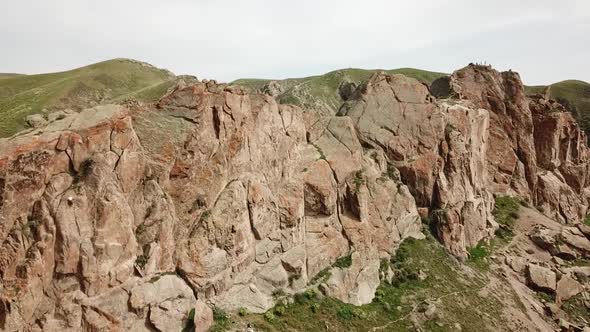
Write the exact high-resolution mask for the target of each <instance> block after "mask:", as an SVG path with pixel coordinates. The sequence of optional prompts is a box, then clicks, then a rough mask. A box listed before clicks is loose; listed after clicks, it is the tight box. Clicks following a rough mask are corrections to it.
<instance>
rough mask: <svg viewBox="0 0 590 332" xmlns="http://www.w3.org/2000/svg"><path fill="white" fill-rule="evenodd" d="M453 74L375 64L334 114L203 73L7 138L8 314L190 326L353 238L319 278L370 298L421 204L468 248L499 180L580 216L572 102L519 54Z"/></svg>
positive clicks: (1, 317) (581, 165) (578, 135)
mask: <svg viewBox="0 0 590 332" xmlns="http://www.w3.org/2000/svg"><path fill="white" fill-rule="evenodd" d="M446 80H447V81H446V83H445V84H442V85H441V84H439V85H440V86H438V87H437V89H436V91H437V92H436V95H437V96H438V97H439V99H438V100H437V99H436V98H435V97H433V96H432V95H431V94H430V92H429V89H428V87H426V86H425V85H423V84H422V83H420V82H418V81H416V80H414V79H410V78H407V77H405V76H402V75H386V74H375V75H373V76H372V77H371V78H370V79H369V80H368V81H367V82H365V83H364V84H362V85H360V86H358V87H356V86H350V87H347V91H346V102H345V103H344V104H343V105H342V107H341V108H340V110H339V112H338V113H337V114H336V115H326V114H316V113H313V112H309V111H307V112H305V111H303V110H301V109H300V108H298V107H295V106H290V105H280V104H277V102H276V101H275V99H274V98H273V97H272V96H270V95H263V94H246V93H244V92H243V91H242V90H241V89H240V88H237V87H231V86H227V85H224V84H218V83H217V82H215V81H206V82H205V81H203V82H196V83H190V84H181V85H179V86H177V87H176V88H174V89H172V90H171V91H169V92H168V93H167V94H166V95H165V96H164V97H162V98H161V99H160V101H159V102H158V103H156V104H153V105H143V104H139V103H130V104H128V105H127V106H114V105H109V106H99V107H95V108H92V109H88V110H85V111H83V112H81V113H80V114H69V113H64V114H63V116H60V117H53V118H52V119H48V122H49V123H48V124H46V125H42V124H41V125H39V127H38V128H34V129H31V130H29V131H26V132H22V133H21V134H19V135H16V136H14V137H12V138H9V139H3V140H2V141H0V240H1V241H2V244H1V247H0V271H1V272H0V328H2V329H5V330H8V331H11V330H19V329H21V330H51V331H53V330H68V329H69V330H80V329H85V330H133V331H140V330H150V329H152V330H153V329H157V330H161V331H165V330H177V329H179V328H182V327H183V326H185V324H189V312H191V311H192V312H193V316H192V317H194V318H193V320H192V321H191V322H192V324H196V325H198V326H200V327H201V328H205V329H206V328H207V326H208V325H210V324H211V317H212V314H211V312H210V307H209V306H211V305H215V306H219V307H222V308H224V309H227V310H238V309H239V308H241V307H244V308H247V309H248V311H250V312H264V311H266V310H268V309H269V308H271V307H272V306H273V305H274V298H273V293H275V292H278V291H280V292H285V293H287V294H293V293H296V292H301V291H303V290H304V289H305V288H306V287H307V286H308V285H309V284H310V283H316V282H318V281H317V280H314V277H316V276H317V275H318V274H320V275H321V272H322V271H323V270H325V269H328V268H331V267H332V266H333V264H334V263H335V262H337V260H338V259H339V258H342V257H345V258H346V259H347V260H349V261H350V264H347V265H345V266H336V267H333V273H332V274H331V276H330V277H329V278H326V279H325V280H320V281H319V282H321V283H322V287H321V289H322V290H323V291H324V292H325V293H326V294H328V295H330V296H334V297H336V298H339V299H341V300H342V301H345V302H348V303H353V304H357V305H360V304H365V303H369V302H370V301H371V300H372V299H373V297H374V293H375V290H376V288H377V286H378V285H379V282H380V280H379V277H380V271H379V262H380V259H382V258H388V257H390V256H391V255H393V254H394V253H395V250H396V248H397V247H398V245H399V244H400V242H401V241H402V240H404V239H405V238H408V237H416V238H420V237H422V236H423V235H422V233H421V228H422V223H421V221H420V216H419V214H418V208H420V209H421V210H428V211H429V215H430V218H431V219H432V225H431V226H432V227H433V228H434V230H435V232H436V234H437V236H438V238H439V239H440V240H441V242H442V243H443V245H444V246H445V247H446V248H447V249H448V250H449V251H450V252H451V253H452V254H454V255H455V256H457V257H459V258H462V259H464V258H466V257H467V255H468V254H467V249H468V248H469V247H473V246H475V245H477V244H478V243H479V242H480V241H482V240H486V239H489V238H491V237H492V236H493V234H494V231H495V230H496V228H497V224H496V222H495V221H494V218H493V215H492V210H493V207H494V199H493V195H494V194H497V193H500V194H514V195H519V196H521V197H523V198H525V199H528V200H530V201H531V202H532V203H533V204H536V205H537V206H539V208H540V209H541V210H542V211H543V212H544V213H545V214H546V215H548V216H551V217H553V218H556V219H558V220H560V221H561V222H563V223H571V224H574V223H578V222H579V221H580V219H581V218H583V217H584V215H585V213H586V209H587V206H588V199H587V197H588V195H587V193H588V185H587V182H588V181H587V180H586V179H587V177H588V162H587V154H588V150H587V147H586V144H585V141H586V139H585V135H584V133H583V132H582V131H580V130H579V128H578V127H577V125H576V123H575V121H574V120H573V119H572V118H571V116H569V115H568V114H567V113H563V112H561V111H559V110H558V111H554V109H555V107H557V106H556V105H553V104H552V103H551V102H549V101H546V100H544V99H534V100H530V99H529V98H527V97H526V96H525V95H524V90H523V86H522V83H521V81H520V79H519V77H518V75H517V74H515V73H511V72H507V73H498V72H496V71H494V70H492V69H490V68H488V67H483V68H482V67H478V66H469V67H466V68H464V69H462V70H459V71H457V72H455V73H454V74H453V75H452V76H451V77H449V78H447V79H446ZM441 86H442V88H441ZM445 87H446V88H447V90H448V96H452V98H444V94H441V90H444V88H445ZM269 94H271V95H272V94H274V93H272V92H269ZM568 234H569V233H568ZM568 234H562V236H565V237H567V236H569V237H570V240H571V241H570V242H568V244H569V245H570V246H573V247H575V249H576V250H577V251H582V252H585V250H590V249H589V248H586V247H583V246H584V245H583V244H579V245H576V239H578V237H579V235H580V234H581V233H580V234H578V233H575V234H574V233H572V234H569V235H568ZM580 246H582V247H580ZM556 250H559V248H557V249H556ZM523 270H524V268H523ZM528 271H529V272H530V275H531V278H532V280H534V282H535V283H540V281H538V280H539V279H538V278H537V277H536V276H537V275H538V273H537V272H538V271H537V270H536V269H535V267H532V268H531V267H530V266H529V267H528ZM542 281H543V282H544V281H545V279H542ZM550 281H551V280H550ZM566 281H567V280H566ZM566 281H563V282H562V285H561V286H560V284H559V283H558V284H556V285H553V283H554V282H553V281H551V285H550V286H551V287H553V288H557V289H560V287H562V288H563V287H564V286H563V283H565V282H566ZM559 282H561V280H560V281H559Z"/></svg>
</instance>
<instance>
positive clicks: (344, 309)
mask: <svg viewBox="0 0 590 332" xmlns="http://www.w3.org/2000/svg"><path fill="white" fill-rule="evenodd" d="M336 315H337V316H338V318H340V319H342V320H351V319H352V318H353V317H354V314H353V312H352V309H351V308H350V307H349V306H347V305H342V306H341V307H340V308H338V311H337V312H336Z"/></svg>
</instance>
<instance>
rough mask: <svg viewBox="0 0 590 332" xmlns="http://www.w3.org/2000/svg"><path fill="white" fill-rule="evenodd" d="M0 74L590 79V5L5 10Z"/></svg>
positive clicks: (149, 1)
mask: <svg viewBox="0 0 590 332" xmlns="http://www.w3.org/2000/svg"><path fill="white" fill-rule="evenodd" d="M0 45H1V47H0V72H19V73H27V74H32V73H40V72H53V71H60V70H66V69H71V68H75V67H79V66H84V65H87V64H90V63H94V62H98V61H102V60H106V59H110V58H116V57H126V58H134V59H138V60H143V61H146V62H150V63H152V64H154V65H156V66H158V67H163V68H167V69H169V70H171V71H173V72H174V73H176V74H193V75H196V76H198V77H199V78H215V79H218V80H222V81H231V80H233V79H237V78H242V77H259V78H286V77H301V76H308V75H312V74H320V73H324V72H327V71H330V70H334V69H339V68H345V67H360V68H384V69H391V68H399V67H415V68H421V69H428V70H433V71H442V72H452V71H453V70H454V69H457V68H460V67H462V66H464V65H466V64H468V63H469V62H483V61H486V62H488V63H491V64H493V65H494V67H496V68H498V69H502V70H505V69H513V70H516V71H519V72H520V73H521V76H522V77H523V80H524V81H525V83H526V84H547V83H552V82H556V81H560V80H564V79H570V78H576V79H581V80H585V81H590V65H589V62H590V0H561V1H555V0H530V1H529V0H524V1H523V0H510V1H505V0H495V1H475V0H454V1H452V0H423V1H417V0H413V1H392V0H352V1H349V0H325V1H322V0H293V1H285V0H274V1H270V0H269V1H263V0H223V1H219V0H166V1H164V0H100V1H96V0H94V1H90V0H51V1H48V0H36V1H34V0H18V1H9V0H2V1H1V2H0Z"/></svg>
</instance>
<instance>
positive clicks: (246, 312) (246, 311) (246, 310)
mask: <svg viewBox="0 0 590 332" xmlns="http://www.w3.org/2000/svg"><path fill="white" fill-rule="evenodd" d="M247 314H248V309H246V308H244V307H241V308H240V309H239V310H238V315H240V316H242V317H244V316H246V315H247Z"/></svg>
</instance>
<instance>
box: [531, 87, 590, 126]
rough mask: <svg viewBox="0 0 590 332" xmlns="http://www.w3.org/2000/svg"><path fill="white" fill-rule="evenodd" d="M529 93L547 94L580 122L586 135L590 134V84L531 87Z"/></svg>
mask: <svg viewBox="0 0 590 332" xmlns="http://www.w3.org/2000/svg"><path fill="white" fill-rule="evenodd" d="M526 90H527V93H540V94H545V93H547V94H548V95H549V97H551V98H552V99H555V100H557V101H559V102H560V103H561V104H563V105H564V106H565V107H566V108H567V109H568V110H569V111H570V112H572V114H573V115H574V117H575V118H576V120H578V123H579V124H580V126H581V127H582V128H584V131H586V133H587V134H588V133H590V83H587V82H584V81H578V80H567V81H561V82H558V83H554V84H551V85H549V86H543V85H539V86H529V87H526Z"/></svg>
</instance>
